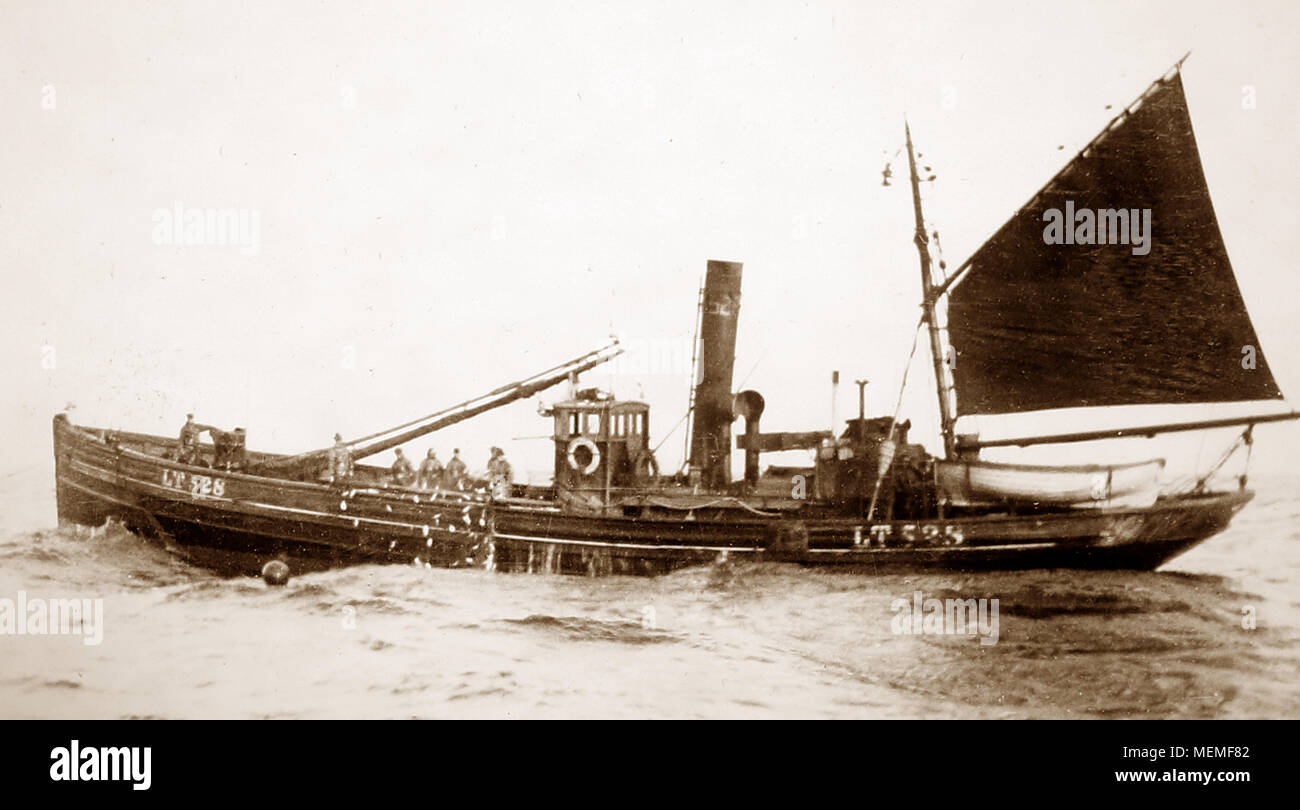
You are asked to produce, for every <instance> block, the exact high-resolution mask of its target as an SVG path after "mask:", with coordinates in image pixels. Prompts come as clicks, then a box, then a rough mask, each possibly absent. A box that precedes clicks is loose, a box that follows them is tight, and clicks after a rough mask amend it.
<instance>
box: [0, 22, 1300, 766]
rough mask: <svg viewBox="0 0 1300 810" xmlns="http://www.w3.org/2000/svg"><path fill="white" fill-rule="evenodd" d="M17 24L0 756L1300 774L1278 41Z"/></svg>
mask: <svg viewBox="0 0 1300 810" xmlns="http://www.w3.org/2000/svg"><path fill="white" fill-rule="evenodd" d="M0 19H3V21H4V24H3V26H0V38H3V44H2V45H0V106H2V108H3V110H4V121H5V124H6V126H5V138H4V148H3V149H0V267H2V268H3V270H2V272H3V273H4V278H5V285H4V286H5V289H6V295H5V296H4V300H5V304H4V308H5V316H4V318H3V319H0V330H2V332H3V334H4V336H5V340H4V345H5V346H6V350H5V352H4V353H3V355H0V362H3V367H2V368H0V372H2V374H3V379H4V381H5V385H4V394H3V395H0V414H2V416H3V424H4V425H5V430H4V447H5V452H4V454H3V456H2V457H0V504H2V506H3V508H0V525H2V527H3V532H2V533H0V718H5V719H11V720H38V721H77V722H81V721H89V720H114V721H149V720H214V719H239V720H246V719H274V720H333V719H356V720H394V719H411V718H417V719H431V720H515V719H522V720H557V719H577V720H594V719H611V720H643V719H670V720H789V719H813V720H840V719H848V720H958V721H987V720H1194V721H1236V720H1278V719H1281V720H1294V719H1297V718H1300V470H1297V467H1296V463H1297V462H1296V459H1297V458H1300V425H1297V423H1296V421H1295V420H1296V419H1297V417H1300V412H1298V411H1297V410H1296V409H1295V407H1294V405H1293V403H1294V401H1295V400H1294V399H1291V397H1295V396H1297V395H1298V394H1297V392H1300V358H1298V357H1297V355H1296V352H1297V351H1300V281H1297V279H1300V275H1297V272H1296V270H1295V268H1294V266H1293V265H1294V262H1295V257H1296V255H1297V254H1298V253H1300V230H1297V229H1296V227H1295V224H1294V217H1295V214H1296V211H1297V210H1300V158H1297V156H1296V152H1295V145H1296V132H1297V131H1300V89H1298V87H1300V85H1298V84H1297V78H1300V50H1297V48H1296V43H1297V42H1298V41H1300V6H1297V5H1296V4H1295V3H1293V2H1289V0H1246V1H1244V2H1239V3H1221V2H1209V1H1208V0H1193V1H1192V2H1176V1H1175V0H1151V1H1149V2H1147V1H1144V2H1120V1H1119V0H1095V1H1094V0H1090V1H1089V2H1076V3H1067V4H1062V3H1054V2H1029V3H1025V2H1009V1H1008V2H991V3H966V2H959V1H958V0H933V1H930V0H926V2H915V3H913V2H895V1H894V0H857V1H854V0H808V1H807V2H793V1H791V0H772V1H771V2H768V1H766V0H764V1H762V2H740V0H706V1H703V2H677V1H676V0H629V1H628V2H596V1H595V0H562V1H558V2H550V1H549V0H548V1H547V2H538V3H527V2H510V1H509V0H487V2H458V1H455V0H381V2H356V1H342V0H340V2H314V1H313V2H307V0H275V1H274V2H264V3H257V2H216V1H215V0H181V1H180V2H162V0H115V1H114V2H108V3H92V2H88V1H86V0H58V1H56V2H40V1H39V0H0ZM124 725H125V727H127V728H136V729H143V728H148V727H149V726H148V723H147V722H146V723H127V724H124ZM268 725H270V726H272V727H278V726H280V725H281V724H268ZM284 725H288V726H297V727H301V725H300V724H284ZM1097 725H1108V724H1097ZM1074 727H1075V726H1071V727H1070V728H1074ZM1216 727H1217V725H1216V724H1210V725H1208V726H1204V727H1199V728H1200V730H1199V731H1198V733H1197V734H1187V735H1184V736H1180V734H1181V733H1179V734H1171V733H1168V732H1162V734H1164V736H1166V737H1167V738H1168V739H1164V740H1161V741H1158V742H1160V743H1161V746H1163V747H1159V746H1158V747H1156V748H1152V747H1151V745H1150V744H1151V743H1152V742H1153V740H1151V739H1148V737H1147V735H1138V734H1134V735H1132V736H1131V737H1124V738H1123V739H1125V740H1127V743H1126V744H1125V747H1123V749H1122V750H1121V749H1120V748H1119V747H1115V748H1114V751H1109V749H1108V753H1107V756H1112V755H1113V759H1114V761H1115V762H1116V763H1126V764H1124V766H1123V767H1126V768H1128V769H1129V770H1131V771H1132V772H1133V774H1137V775H1124V776H1121V775H1120V774H1121V772H1123V773H1127V771H1120V770H1119V769H1120V767H1121V765H1120V764H1116V765H1115V767H1114V768H1110V769H1109V770H1107V771H1104V772H1103V771H1101V770H1099V771H1098V772H1097V773H1092V774H1090V775H1089V777H1088V778H1089V779H1090V780H1092V781H1094V782H1098V783H1100V782H1103V781H1104V782H1111V783H1113V782H1115V781H1143V780H1145V781H1193V782H1195V781H1197V780H1201V779H1203V780H1204V781H1205V782H1207V783H1208V782H1213V781H1220V782H1232V781H1241V782H1249V781H1250V779H1251V773H1250V771H1251V767H1252V760H1251V759H1250V757H1249V755H1248V754H1245V753H1242V749H1240V748H1235V749H1234V748H1232V747H1228V746H1229V745H1231V746H1237V745H1239V743H1237V742H1233V743H1229V742H1226V737H1225V736H1222V735H1220V736H1217V737H1216V736H1215V729H1216ZM72 728H76V725H75V723H74V725H73V726H72ZM112 728H114V727H113V726H110V727H109V730H111V729H112ZM958 728H959V729H960V728H963V726H958ZM1175 728H1177V727H1175ZM60 733H62V732H60ZM133 733H134V732H133ZM196 733H197V734H199V735H203V734H204V732H203V730H202V728H201V727H200V728H199V729H198V730H197V732H196ZM305 733H307V734H311V733H313V732H310V731H308V732H305ZM322 733H329V734H333V733H334V732H322ZM945 733H951V732H945ZM1012 733H1015V732H1012ZM1054 733H1055V732H1054ZM1062 733H1069V732H1068V730H1067V731H1066V732H1062ZM65 736H67V735H65ZM101 737H102V738H103V739H105V740H111V733H107V732H105V733H102V734H101ZM60 739H62V738H60ZM92 742H93V741H87V739H86V738H85V737H79V738H74V737H68V739H66V740H63V744H62V745H61V746H58V747H54V748H52V749H51V747H48V746H47V747H46V748H44V749H43V750H41V751H39V752H38V754H39V755H40V758H41V760H42V761H44V762H45V763H46V764H45V765H44V766H43V767H45V768H48V770H49V773H48V775H47V774H45V773H44V771H42V773H41V774H40V776H41V778H42V779H47V781H49V782H53V783H58V782H60V781H77V780H83V781H85V780H90V781H93V780H111V779H120V780H121V781H127V782H131V783H132V785H133V787H135V788H136V789H137V790H144V789H149V784H148V783H149V781H150V778H151V777H150V776H149V774H148V771H149V766H148V762H149V760H148V759H147V758H144V759H142V758H140V757H138V756H137V754H139V753H140V752H138V751H135V749H132V750H131V752H130V753H129V756H128V755H126V754H124V755H123V757H124V758H123V759H122V760H121V761H120V762H118V761H116V760H114V759H113V756H112V755H110V753H108V752H110V751H111V749H108V748H103V749H97V748H94V747H89V746H91V743H92ZM97 744H99V745H108V744H109V743H107V742H100V743H97ZM1130 746H1131V747H1130ZM1182 746H1186V751H1185V753H1183V754H1179V753H1177V752H1178V751H1180V750H1182V748H1181V747H1182ZM1194 746H1201V747H1194ZM121 750H122V751H126V750H127V749H125V748H124V749H121ZM148 750H149V749H147V748H146V749H144V753H146V754H147V753H148ZM101 755H102V756H101ZM1180 756H1181V757H1184V758H1203V759H1204V761H1207V762H1213V763H1214V764H1213V766H1212V767H1208V768H1205V769H1203V770H1204V773H1203V774H1202V773H1201V772H1200V771H1199V770H1192V771H1187V770H1186V767H1189V766H1180V764H1179V759H1178V758H1179V757H1180ZM46 757H48V759H47V758H46ZM110 764H111V765H112V766H113V767H111V768H110ZM119 765H120V766H121V767H118V766H119ZM1107 767H1109V766H1107ZM1180 767H1183V768H1184V770H1179V768H1180ZM1111 771H1114V773H1112V772H1111ZM1149 773H1155V774H1156V775H1155V776H1154V777H1152V776H1144V775H1142V774H1149ZM1170 774H1173V776H1170ZM56 786H57V785H56Z"/></svg>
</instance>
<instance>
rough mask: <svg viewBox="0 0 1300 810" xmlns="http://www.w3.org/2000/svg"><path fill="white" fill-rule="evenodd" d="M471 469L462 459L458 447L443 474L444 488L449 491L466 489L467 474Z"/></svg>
mask: <svg viewBox="0 0 1300 810" xmlns="http://www.w3.org/2000/svg"><path fill="white" fill-rule="evenodd" d="M468 471H469V467H468V466H467V465H466V464H465V460H464V459H462V458H461V457H460V448H459V447H457V448H456V449H455V450H453V451H452V453H451V461H448V462H447V469H446V470H445V471H444V473H443V486H444V487H446V488H447V489H461V490H463V489H464V488H465V474H466V472H468Z"/></svg>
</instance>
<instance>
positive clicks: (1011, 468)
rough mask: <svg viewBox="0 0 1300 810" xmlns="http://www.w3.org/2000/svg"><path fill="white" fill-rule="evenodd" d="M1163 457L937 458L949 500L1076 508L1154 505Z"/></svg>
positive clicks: (941, 487)
mask: <svg viewBox="0 0 1300 810" xmlns="http://www.w3.org/2000/svg"><path fill="white" fill-rule="evenodd" d="M1164 465H1165V462H1164V459H1152V460H1150V461H1142V462H1137V463H1134V464H1117V465H1078V466H1038V465H1028V464H997V463H993V462H983V461H936V462H935V477H936V478H937V479H938V484H939V492H940V494H941V496H942V497H943V498H944V499H945V500H947V501H948V502H949V503H952V504H955V505H958V506H974V505H980V504H988V503H1002V502H1008V501H1009V502H1016V503H1035V504H1048V505H1059V506H1072V507H1076V508H1077V507H1098V506H1114V505H1126V506H1136V505H1149V504H1153V503H1155V501H1156V497H1157V495H1158V494H1159V489H1158V485H1157V477H1158V476H1159V475H1160V471H1161V470H1162V469H1164Z"/></svg>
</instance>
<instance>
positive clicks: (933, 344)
mask: <svg viewBox="0 0 1300 810" xmlns="http://www.w3.org/2000/svg"><path fill="white" fill-rule="evenodd" d="M903 129H904V131H905V132H906V133H907V166H908V169H909V170H910V172H911V176H912V209H913V211H915V213H916V236H915V237H914V240H913V241H915V242H916V251H917V252H918V253H920V254H921V293H922V295H923V296H924V300H923V301H922V302H921V307H922V308H923V310H924V312H925V322H926V324H927V325H928V326H929V331H930V358H931V360H933V362H934V381H935V386H936V388H937V389H938V393H939V422H940V429H941V430H942V432H943V454H944V457H945V458H948V459H953V458H955V457H956V455H957V454H956V443H955V441H954V439H953V418H952V398H951V397H950V396H949V394H948V392H949V385H948V381H947V378H946V377H945V376H944V373H943V342H942V340H941V339H940V337H939V319H938V318H937V317H936V316H935V303H936V301H937V298H938V296H937V295H935V292H934V281H933V279H932V278H931V276H930V240H929V238H928V237H927V236H926V234H925V217H924V216H923V215H922V214H921V181H920V179H919V178H918V177H917V176H916V155H915V154H914V153H913V152H912V128H911V127H909V126H908V125H907V122H906V121H904V122H903Z"/></svg>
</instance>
